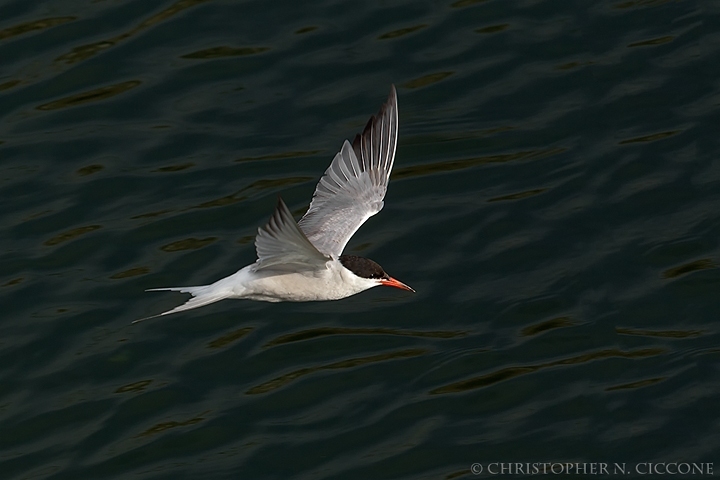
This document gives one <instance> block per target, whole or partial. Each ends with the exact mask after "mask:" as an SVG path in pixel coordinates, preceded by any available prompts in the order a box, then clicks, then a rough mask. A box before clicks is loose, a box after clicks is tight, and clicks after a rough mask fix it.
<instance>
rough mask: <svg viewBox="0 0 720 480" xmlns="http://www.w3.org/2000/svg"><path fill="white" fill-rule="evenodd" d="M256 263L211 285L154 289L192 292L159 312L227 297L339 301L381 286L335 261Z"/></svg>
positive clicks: (266, 300)
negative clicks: (301, 266) (290, 265)
mask: <svg viewBox="0 0 720 480" xmlns="http://www.w3.org/2000/svg"><path fill="white" fill-rule="evenodd" d="M256 266H257V264H254V263H253V264H251V265H248V266H247V267H244V268H242V269H241V270H238V271H237V272H235V273H233V274H232V275H230V276H228V277H225V278H223V279H221V280H218V281H217V282H215V283H213V284H210V285H202V286H197V287H172V288H157V289H153V290H171V291H177V292H182V293H190V294H192V295H193V298H191V299H190V300H188V301H187V302H186V303H184V304H183V305H180V306H178V307H175V308H173V309H172V310H168V311H167V312H163V313H161V314H160V315H167V314H170V313H176V312H181V311H183V310H190V309H193V308H198V307H202V306H205V305H209V304H211V303H215V302H217V301H220V300H224V299H226V298H238V299H243V298H246V299H248V300H260V301H263V302H312V301H321V300H339V299H341V298H345V297H349V296H351V295H355V294H356V293H360V292H362V291H365V290H368V289H370V288H372V287H376V286H378V285H380V282H379V281H378V280H375V279H368V278H361V277H358V276H357V275H355V274H354V273H352V272H351V271H350V270H348V269H347V268H345V267H343V265H342V263H340V262H339V261H337V260H331V261H329V262H327V263H326V264H325V268H321V269H307V270H302V271H292V270H290V269H287V268H286V269H283V268H276V269H273V268H263V269H260V270H258V271H256V270H255V267H256ZM156 316H159V315H156ZM148 318H152V317H148Z"/></svg>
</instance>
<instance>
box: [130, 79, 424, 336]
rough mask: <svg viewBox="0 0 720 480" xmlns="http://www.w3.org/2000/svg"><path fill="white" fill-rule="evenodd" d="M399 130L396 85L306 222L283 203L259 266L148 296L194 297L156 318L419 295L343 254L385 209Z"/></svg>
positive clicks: (338, 162)
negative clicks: (249, 303)
mask: <svg viewBox="0 0 720 480" xmlns="http://www.w3.org/2000/svg"><path fill="white" fill-rule="evenodd" d="M397 124H398V109H397V92H396V91H395V86H394V85H393V86H392V87H391V89H390V95H389V96H388V99H387V102H385V104H384V105H383V106H382V107H381V108H380V111H379V112H378V114H377V115H373V116H372V117H370V120H369V121H368V123H367V125H366V126H365V129H364V130H363V132H362V134H358V135H356V136H355V139H354V140H353V142H352V144H351V143H350V142H348V141H347V140H345V142H344V143H343V145H342V148H341V149H340V151H339V152H338V153H337V154H336V155H335V158H333V161H332V163H331V164H330V167H328V169H327V170H326V171H325V174H324V175H323V176H322V178H321V179H320V182H319V183H318V184H317V187H316V188H315V194H314V195H313V198H312V202H311V203H310V208H309V209H308V211H307V213H305V215H304V216H303V217H302V218H301V219H300V222H295V219H294V218H293V216H292V214H291V213H290V210H288V207H287V206H286V205H285V202H283V200H282V198H280V197H278V202H277V206H276V207H275V212H274V213H273V215H272V217H270V220H269V221H268V223H267V224H266V225H265V226H264V227H261V228H259V229H258V234H257V237H255V249H256V251H257V257H258V258H257V260H256V261H255V263H253V264H250V265H248V266H246V267H244V268H242V269H240V270H239V271H237V272H236V273H234V274H232V275H230V276H228V277H225V278H223V279H221V280H218V281H217V282H215V283H213V284H211V285H202V286H196V287H169V288H153V289H150V290H147V291H164V290H169V291H173V292H181V293H189V294H191V295H192V298H191V299H189V300H188V301H187V302H186V303H184V304H183V305H180V306H178V307H175V308H173V309H172V310H168V311H167V312H163V313H161V314H158V315H154V317H159V316H162V315H168V314H171V313H177V312H182V311H184V310H190V309H193V308H198V307H202V306H205V305H209V304H211V303H215V302H217V301H220V300H223V299H226V298H238V299H242V298H246V299H249V300H261V301H265V302H283V301H286V302H288V301H289V302H308V301H318V300H339V299H341V298H345V297H349V296H351V295H355V294H356V293H360V292H362V291H364V290H367V289H370V288H373V287H377V286H379V285H384V286H387V287H396V288H400V289H403V290H409V291H411V292H414V291H415V290H413V289H412V288H410V287H409V286H407V285H405V284H404V283H402V282H401V281H399V280H396V279H394V278H393V277H391V276H390V275H388V274H387V273H385V270H383V268H382V267H381V266H380V265H378V264H377V263H375V262H373V261H372V260H370V259H367V258H363V257H358V256H355V255H343V254H342V252H343V250H344V249H345V245H346V244H347V243H348V241H349V240H350V238H351V237H352V236H353V234H354V233H355V232H356V231H357V230H358V228H360V226H361V225H362V224H363V223H365V221H366V220H367V219H368V218H370V217H371V216H373V215H375V214H376V213H378V212H379V211H380V210H382V208H383V205H384V203H383V198H385V192H386V191H387V186H388V181H389V180H390V171H391V170H392V167H393V163H394V161H395V148H396V146H397V129H398V126H397ZM147 318H153V317H147ZM141 320H145V319H141ZM137 321H140V320H136V322H137Z"/></svg>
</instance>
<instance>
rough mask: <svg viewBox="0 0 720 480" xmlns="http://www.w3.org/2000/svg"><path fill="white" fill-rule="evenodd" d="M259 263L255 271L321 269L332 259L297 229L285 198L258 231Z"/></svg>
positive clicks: (279, 201)
mask: <svg viewBox="0 0 720 480" xmlns="http://www.w3.org/2000/svg"><path fill="white" fill-rule="evenodd" d="M255 249H256V250H257V256H258V260H257V263H256V267H255V269H256V270H260V269H263V268H267V267H275V268H285V266H286V265H287V266H290V268H293V269H295V270H296V269H298V267H299V268H303V267H305V268H312V269H315V268H318V267H320V266H322V265H324V264H325V262H327V261H328V260H330V257H328V256H326V255H323V254H322V253H320V252H319V251H318V250H317V248H315V246H314V245H313V244H312V243H310V241H309V240H308V239H307V237H306V236H305V234H304V233H303V232H302V231H301V230H300V228H298V225H297V223H296V222H295V219H294V218H293V216H292V213H290V210H288V208H287V205H285V202H283V200H282V198H280V197H278V203H277V207H276V208H275V212H274V213H273V215H272V217H270V220H269V221H268V223H267V225H265V226H264V227H261V228H258V234H257V237H255Z"/></svg>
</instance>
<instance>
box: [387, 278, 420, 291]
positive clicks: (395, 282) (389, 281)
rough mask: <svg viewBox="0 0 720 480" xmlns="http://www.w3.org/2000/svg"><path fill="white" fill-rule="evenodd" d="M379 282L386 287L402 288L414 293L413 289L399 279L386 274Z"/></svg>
mask: <svg viewBox="0 0 720 480" xmlns="http://www.w3.org/2000/svg"><path fill="white" fill-rule="evenodd" d="M380 284H381V285H384V286H386V287H395V288H399V289H402V290H410V291H411V292H413V293H415V290H413V289H412V288H410V287H409V286H408V285H405V284H404V283H402V282H401V281H400V280H395V279H394V278H392V277H390V276H388V278H383V279H381V280H380Z"/></svg>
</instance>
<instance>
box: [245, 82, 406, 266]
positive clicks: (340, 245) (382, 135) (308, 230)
mask: <svg viewBox="0 0 720 480" xmlns="http://www.w3.org/2000/svg"><path fill="white" fill-rule="evenodd" d="M397 121H398V110H397V93H396V91H395V86H393V87H392V89H391V90H390V96H389V97H388V100H387V102H386V103H385V104H384V105H383V106H382V107H381V108H380V111H379V112H378V114H377V115H373V116H372V117H371V118H370V120H369V121H368V123H367V125H366V126H365V129H364V130H363V132H362V134H361V135H356V136H355V139H354V140H353V143H352V145H350V142H348V141H347V140H345V142H344V143H343V146H342V148H341V149H340V152H338V153H337V155H335V158H334V159H333V161H332V163H331V164H330V167H328V169H327V170H326V171H325V174H324V175H323V177H322V178H321V179H320V182H319V183H318V185H317V187H316V189H315V194H314V195H313V199H312V202H311V203H310V208H309V209H308V211H307V213H306V214H305V216H303V218H302V219H300V222H299V226H300V229H301V230H302V231H303V232H304V233H305V235H306V236H307V239H308V240H309V241H310V242H312V244H313V245H314V246H315V247H316V248H317V250H319V251H320V252H322V253H324V254H325V255H329V256H332V257H334V258H337V257H339V256H340V255H341V254H342V251H343V249H344V248H345V245H346V244H347V242H348V241H349V240H350V238H351V237H352V236H353V234H355V232H356V231H357V229H358V228H360V226H361V225H362V224H363V223H365V221H366V220H367V219H368V218H370V217H371V216H373V215H375V214H376V213H378V212H379V211H380V210H382V208H383V198H385V192H386V191H387V185H388V181H389V180H390V172H391V171H392V167H393V162H394V161H395V147H396V146H397ZM258 253H259V252H258Z"/></svg>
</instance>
